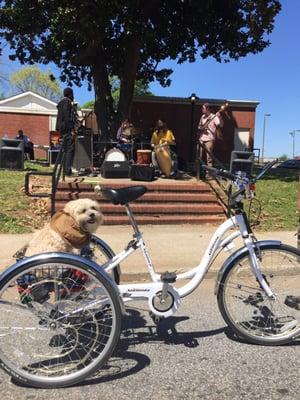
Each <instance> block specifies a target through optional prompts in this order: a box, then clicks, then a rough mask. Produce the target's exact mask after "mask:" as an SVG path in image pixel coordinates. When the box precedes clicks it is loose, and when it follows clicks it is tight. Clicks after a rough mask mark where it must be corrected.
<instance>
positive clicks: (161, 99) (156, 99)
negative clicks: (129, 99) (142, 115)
mask: <svg viewBox="0 0 300 400" xmlns="http://www.w3.org/2000/svg"><path fill="white" fill-rule="evenodd" d="M134 101H135V102H147V103H175V104H191V99H190V97H170V96H135V97H134ZM203 103H210V104H212V105H216V106H220V105H222V104H225V103H229V105H230V106H232V107H240V108H243V107H253V108H256V107H257V106H258V105H259V101H256V100H229V99H207V98H196V100H195V104H203Z"/></svg>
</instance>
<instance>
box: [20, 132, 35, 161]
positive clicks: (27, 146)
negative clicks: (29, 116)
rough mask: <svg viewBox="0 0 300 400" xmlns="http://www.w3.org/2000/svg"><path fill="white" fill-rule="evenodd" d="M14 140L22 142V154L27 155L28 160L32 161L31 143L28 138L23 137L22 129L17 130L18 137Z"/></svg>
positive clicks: (32, 150)
mask: <svg viewBox="0 0 300 400" xmlns="http://www.w3.org/2000/svg"><path fill="white" fill-rule="evenodd" d="M16 139H18V140H23V143H24V153H25V154H28V156H29V159H30V160H34V148H33V143H32V141H31V140H30V138H29V137H28V136H26V135H24V132H23V131H22V129H19V130H18V135H17V136H16Z"/></svg>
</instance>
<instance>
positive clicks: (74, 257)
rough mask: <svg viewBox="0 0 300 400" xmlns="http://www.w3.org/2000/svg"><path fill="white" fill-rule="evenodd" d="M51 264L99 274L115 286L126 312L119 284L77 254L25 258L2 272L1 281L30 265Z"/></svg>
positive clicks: (88, 260) (43, 254)
mask: <svg viewBox="0 0 300 400" xmlns="http://www.w3.org/2000/svg"><path fill="white" fill-rule="evenodd" d="M41 261H42V262H47V263H48V262H49V263H51V262H52V263H55V262H64V261H65V262H72V261H74V262H76V263H78V262H79V263H80V264H83V265H85V266H86V267H88V268H89V270H90V271H91V273H92V274H96V273H97V274H99V275H101V276H102V278H103V279H106V280H108V281H109V282H110V284H111V286H113V288H114V290H115V291H116V293H117V295H118V296H117V297H118V299H119V303H120V307H121V310H122V312H123V310H124V303H123V300H122V299H121V296H120V292H119V288H118V286H117V284H116V283H115V282H114V281H113V279H111V277H110V276H109V274H108V273H107V272H105V270H104V269H103V268H99V265H98V264H97V263H95V262H94V261H93V260H90V259H88V258H85V257H82V256H80V255H77V254H72V253H63V252H62V253H58V252H52V253H39V254H35V255H33V256H31V257H24V258H22V259H21V260H19V261H17V262H16V263H15V264H13V265H11V266H10V267H9V268H7V269H6V270H5V271H3V272H2V274H1V275H0V281H1V282H4V284H5V283H6V281H8V280H9V278H10V275H11V274H12V273H13V272H14V271H15V270H16V269H19V270H20V272H22V269H24V268H26V266H27V265H28V264H29V263H30V264H33V265H34V264H36V265H38V264H39V263H40V262H41Z"/></svg>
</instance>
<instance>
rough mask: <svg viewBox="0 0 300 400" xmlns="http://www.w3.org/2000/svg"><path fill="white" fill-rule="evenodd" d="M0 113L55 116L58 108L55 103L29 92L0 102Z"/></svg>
mask: <svg viewBox="0 0 300 400" xmlns="http://www.w3.org/2000/svg"><path fill="white" fill-rule="evenodd" d="M0 112H8V113H24V114H46V115H55V114H56V113H57V108H56V103H55V102H54V101H51V100H49V99H47V98H46V97H43V96H41V95H39V94H37V93H34V92H31V91H28V92H24V93H20V94H17V95H15V96H11V97H7V98H6V99H4V100H0Z"/></svg>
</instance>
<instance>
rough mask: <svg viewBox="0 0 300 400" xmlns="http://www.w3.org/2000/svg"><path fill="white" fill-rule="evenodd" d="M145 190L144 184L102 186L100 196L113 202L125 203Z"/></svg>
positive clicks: (134, 198) (139, 195) (136, 197)
mask: <svg viewBox="0 0 300 400" xmlns="http://www.w3.org/2000/svg"><path fill="white" fill-rule="evenodd" d="M146 192H147V188H146V186H128V187H125V188H121V189H113V188H107V187H104V188H102V190H101V193H102V196H103V197H104V198H105V199H107V200H109V201H111V202H112V203H113V204H122V205H124V204H127V203H129V202H130V201H134V200H136V199H138V198H139V197H141V196H142V195H143V194H144V193H146Z"/></svg>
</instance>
